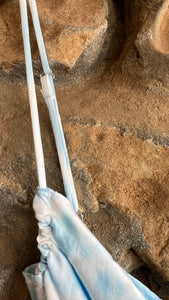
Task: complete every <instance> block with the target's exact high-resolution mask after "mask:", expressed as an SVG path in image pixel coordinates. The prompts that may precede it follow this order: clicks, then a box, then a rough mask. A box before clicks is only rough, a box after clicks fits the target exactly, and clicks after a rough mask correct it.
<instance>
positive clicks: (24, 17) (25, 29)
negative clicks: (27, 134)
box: [19, 0, 46, 188]
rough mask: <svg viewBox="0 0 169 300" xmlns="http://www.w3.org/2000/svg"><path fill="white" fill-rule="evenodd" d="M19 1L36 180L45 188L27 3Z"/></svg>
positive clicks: (23, 0) (22, 0)
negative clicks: (36, 173)
mask: <svg viewBox="0 0 169 300" xmlns="http://www.w3.org/2000/svg"><path fill="white" fill-rule="evenodd" d="M19 2H20V11H21V23H22V34H23V41H24V51H25V62H26V74H27V83H28V93H29V102H30V111H31V119H32V129H33V138H34V146H35V155H36V163H37V172H38V181H39V186H40V187H41V188H46V173H45V164H44V155H43V148H42V140H41V133H40V124H39V114H38V107H37V98H36V91H35V82H34V76H33V67H32V56H31V47H30V39H29V26H28V14H27V5H26V0H19Z"/></svg>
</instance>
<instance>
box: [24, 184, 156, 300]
mask: <svg viewBox="0 0 169 300" xmlns="http://www.w3.org/2000/svg"><path fill="white" fill-rule="evenodd" d="M34 210H35V213H36V218H37V219H38V220H39V235H38V238H37V240H38V247H39V249H40V251H41V262H40V263H39V264H36V265H33V266H30V267H28V268H27V269H26V270H25V271H24V276H25V279H26V282H27V285H28V288H29V291H30V294H31V297H32V299H33V300H57V299H62V300H76V299H77V300H86V299H94V300H103V299H106V300H129V299H130V300H145V299H147V300H155V299H159V298H158V297H157V296H156V295H155V294H154V293H152V292H151V291H150V290H149V289H148V288H146V287H145V286H144V285H143V284H141V283H140V282H139V281H137V280H136V279H135V278H133V277H132V276H130V275H129V274H127V273H126V272H125V271H124V270H123V269H122V268H121V267H120V266H119V265H118V264H117V263H116V262H115V261H114V260H113V259H112V257H111V255H110V254H109V253H108V252H107V251H106V249H105V248H104V247H103V246H102V245H101V244H100V243H99V241H98V240H97V239H96V237H95V236H94V235H93V234H92V233H91V232H90V231H89V230H88V228H87V227H86V226H85V225H84V223H83V222H82V221H81V220H80V218H79V217H78V216H77V214H76V213H75V212H74V210H73V209H72V207H71V204H70V202H69V201H68V200H67V198H65V197H64V196H62V195H60V194H59V193H57V192H54V191H52V190H51V189H40V188H39V189H38V191H37V194H36V196H35V198H34Z"/></svg>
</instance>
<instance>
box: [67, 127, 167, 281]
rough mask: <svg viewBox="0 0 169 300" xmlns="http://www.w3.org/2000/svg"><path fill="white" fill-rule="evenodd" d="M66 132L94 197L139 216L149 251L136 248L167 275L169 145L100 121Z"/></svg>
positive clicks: (68, 128) (71, 148)
mask: <svg viewBox="0 0 169 300" xmlns="http://www.w3.org/2000/svg"><path fill="white" fill-rule="evenodd" d="M65 130H66V134H67V137H68V140H69V145H70V146H69V150H70V155H71V158H72V159H73V158H74V155H76V156H77V158H78V159H79V160H80V161H82V163H83V165H84V166H85V169H86V172H87V173H88V174H89V176H91V178H92V182H91V183H90V193H92V194H93V196H94V199H97V200H98V202H100V203H105V204H107V205H110V206H113V207H116V208H118V209H119V210H120V211H123V212H125V213H126V214H127V213H129V214H131V215H134V216H135V217H136V218H137V219H138V220H139V222H140V223H141V226H142V229H143V235H144V237H145V238H146V240H147V242H148V244H149V246H150V249H149V250H148V249H145V250H142V251H141V252H140V251H138V252H139V253H141V256H142V257H143V259H144V260H145V261H148V262H149V264H150V263H151V264H152V265H154V266H155V267H156V268H157V269H158V270H160V272H161V273H162V274H163V275H164V276H165V278H167V279H169V271H168V270H169V263H168V262H169V256H168V253H169V251H168V247H169V243H168V236H169V226H168V217H169V216H168V209H169V189H168V186H169V179H168V170H169V163H168V162H169V151H168V149H165V148H163V147H160V146H156V145H155V144H153V143H152V142H151V141H147V142H146V141H144V142H143V141H142V140H141V139H139V138H138V137H136V136H132V135H125V136H122V135H121V132H120V131H119V130H117V129H114V128H111V127H105V126H103V125H102V126H101V124H97V125H93V126H89V125H83V124H79V123H76V124H74V123H73V124H71V123H70V124H66V125H65ZM70 133H71V134H70ZM89 153H90V155H89ZM82 203H86V202H85V198H84V199H82ZM86 205H87V203H86Z"/></svg>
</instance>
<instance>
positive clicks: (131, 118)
mask: <svg viewBox="0 0 169 300" xmlns="http://www.w3.org/2000/svg"><path fill="white" fill-rule="evenodd" d="M37 5H38V9H39V15H40V21H41V25H42V30H43V34H44V39H45V44H46V49H47V53H48V57H49V60H50V65H51V69H52V70H53V72H54V73H55V74H56V79H55V85H56V93H57V97H58V103H59V109H60V113H61V117H62V121H63V126H64V132H65V136H66V141H67V146H68V151H69V156H70V160H71V165H72V170H73V176H74V180H75V185H76V190H77V194H78V198H79V204H80V210H81V211H82V212H83V215H84V222H85V223H86V224H87V225H88V227H89V228H90V229H91V231H92V232H94V234H95V235H96V236H97V237H98V238H99V240H100V241H101V242H102V243H103V244H104V246H105V247H106V248H107V249H108V251H109V252H110V253H111V254H112V256H113V257H114V259H115V260H116V261H118V263H120V264H121V265H122V266H123V267H124V268H125V269H126V270H127V271H128V272H134V273H133V274H134V275H135V276H138V278H139V279H140V278H141V280H143V273H144V272H145V270H147V269H148V270H149V271H148V272H150V273H151V269H153V270H155V271H156V272H158V273H159V274H158V278H160V279H159V280H158V282H159V285H157V284H156V283H155V279H154V278H155V275H150V274H149V275H146V276H147V278H149V279H147V280H145V282H144V283H146V284H148V282H150V281H151V282H152V285H151V286H150V287H151V288H153V289H154V291H155V292H156V293H158V295H159V296H160V297H162V298H163V299H166V300H167V299H169V298H168V294H169V293H168V290H169V284H168V283H167V280H169V251H168V247H169V149H168V146H169V122H168V114H169V104H168V103H169V101H168V98H169V90H168V65H169V63H168V53H169V48H168V23H169V16H168V5H169V1H168V0H165V1H159V0H153V1H143V0H137V1H134V0H133V1H131V0H130V1H129V0H120V1H115V0H114V1H110V0H97V1H96V0H95V1H85V0H78V1H77V0H76V1H74V0H71V1H69V0H64V1H63V0H61V1H53V0H48V1H42V0H41V1H40V0H38V1H37ZM0 24H1V25H0V26H1V31H0V90H1V93H0V128H1V131H0V135H1V138H0V140H1V143H0V199H1V201H0V203H1V204H0V208H1V209H0V213H1V228H2V230H1V233H0V235H1V240H0V265H1V271H0V299H7V300H8V299H11V300H15V299H17V300H19V299H21V300H23V299H25V300H26V299H29V295H28V291H27V288H26V286H25V284H24V280H23V278H22V275H21V272H22V271H23V269H24V268H25V266H27V265H29V264H31V263H35V262H37V261H38V260H39V253H38V250H37V245H36V235H37V225H36V220H35V218H34V213H33V211H32V200H33V195H34V193H35V191H36V186H37V174H36V165H35V155H34V147H33V141H32V131H31V122H30V113H29V103H28V94H27V86H26V78H25V65H24V53H23V46H22V35H21V26H20V16H19V4H18V1H16V0H4V1H2V0H1V1H0ZM30 30H31V43H32V54H33V62H34V70H35V79H36V83H37V95H38V102H39V111H40V120H41V130H42V138H43V145H44V152H45V161H46V171H47V179H48V186H49V187H51V188H53V189H55V190H57V191H59V192H62V193H64V190H63V184H62V178H61V174H60V169H59V163H58V159H57V152H56V149H55V143H54V138H53V135H52V129H51V125H50V121H49V117H48V112H47V108H46V105H45V103H44V100H43V98H42V95H41V92H40V86H39V75H40V73H41V72H42V70H41V64H40V61H39V56H38V51H37V45H36V40H35V37H34V32H33V28H32V23H31V20H30ZM143 264H144V265H145V264H146V267H145V266H144V265H143ZM141 265H143V266H142V267H141V268H139V267H140V266H141ZM143 270H144V271H143ZM155 271H153V273H151V274H154V272H155ZM140 272H141V274H142V275H140ZM146 272H147V271H146ZM146 274H148V273H146ZM160 274H161V275H160ZM160 276H162V277H163V279H162V278H161V277H160ZM164 280H166V282H164ZM143 281H144V280H143Z"/></svg>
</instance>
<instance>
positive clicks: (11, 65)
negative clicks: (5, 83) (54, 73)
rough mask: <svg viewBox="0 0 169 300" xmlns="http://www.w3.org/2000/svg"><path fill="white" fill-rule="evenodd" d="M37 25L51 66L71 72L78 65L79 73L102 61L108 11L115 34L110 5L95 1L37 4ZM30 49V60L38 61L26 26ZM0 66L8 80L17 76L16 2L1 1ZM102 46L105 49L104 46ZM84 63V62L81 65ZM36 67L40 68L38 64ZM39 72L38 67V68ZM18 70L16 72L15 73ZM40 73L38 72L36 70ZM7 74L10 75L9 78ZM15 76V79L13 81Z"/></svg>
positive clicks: (19, 43)
mask: <svg viewBox="0 0 169 300" xmlns="http://www.w3.org/2000/svg"><path fill="white" fill-rule="evenodd" d="M37 6H38V9H39V16H40V22H41V26H42V31H43V35H44V40H45V45H46V50H47V54H48V58H49V60H51V61H52V64H53V65H54V62H55V64H56V65H57V69H58V67H59V66H60V68H61V69H62V68H63V66H64V67H68V68H72V67H73V66H74V65H75V64H76V63H77V64H78V63H79V58H80V57H82V54H83V57H82V61H81V62H80V66H81V68H79V72H80V69H81V72H82V69H85V68H86V69H88V68H89V67H90V66H91V65H93V63H95V62H96V61H97V59H98V57H100V54H101V52H103V53H104V54H102V58H101V57H100V58H99V60H100V62H99V64H100V63H101V61H103V59H104V58H105V55H106V53H107V51H108V49H109V47H110V43H111V41H110V37H109V35H110V32H109V28H108V27H110V24H108V21H107V20H108V19H109V14H110V11H111V10H112V11H113V18H111V21H110V23H111V24H113V26H114V29H113V32H114V31H115V26H116V25H115V24H116V19H115V18H116V17H115V12H114V8H113V5H112V4H110V3H109V2H108V1H106V0H97V1H84V0H78V1H72V0H71V1H70V0H66V1H59V2H57V3H56V1H53V0H50V1H37ZM30 24H31V26H30V33H31V46H32V56H33V60H34V61H37V60H39V54H38V49H37V45H36V38H35V35H34V30H33V26H32V23H30ZM0 27H1V32H0V62H1V71H0V73H1V75H2V74H3V76H5V75H6V76H7V77H8V78H12V76H14V73H16V74H17V73H18V72H19V70H18V68H19V69H20V67H19V66H20V65H21V63H22V62H24V51H23V42H22V33H21V25H20V12H19V2H18V1H16V0H12V1H9V0H7V1H4V2H3V3H2V4H1V11H0ZM105 43H106V46H105ZM84 62H88V63H86V66H85V63H84ZM38 65H40V64H39V63H38ZM38 68H39V66H38ZM17 70H18V71H17ZM39 71H40V69H39ZM10 74H12V75H11V76H10ZM16 74H15V77H16Z"/></svg>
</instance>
